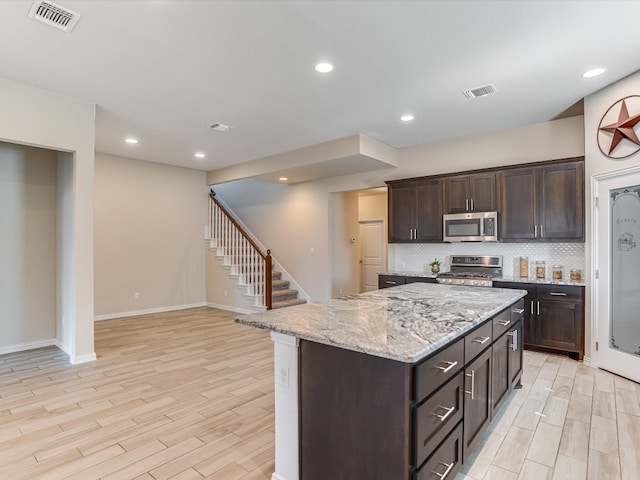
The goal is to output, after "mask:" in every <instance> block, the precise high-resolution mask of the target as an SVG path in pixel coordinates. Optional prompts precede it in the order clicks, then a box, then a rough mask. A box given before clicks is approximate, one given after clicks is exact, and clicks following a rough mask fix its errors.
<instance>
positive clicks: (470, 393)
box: [464, 370, 476, 400]
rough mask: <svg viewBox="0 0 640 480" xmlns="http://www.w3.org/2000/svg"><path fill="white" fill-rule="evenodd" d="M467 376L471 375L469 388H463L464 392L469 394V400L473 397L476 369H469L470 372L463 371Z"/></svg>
mask: <svg viewBox="0 0 640 480" xmlns="http://www.w3.org/2000/svg"><path fill="white" fill-rule="evenodd" d="M465 375H466V376H467V377H471V390H465V391H464V393H466V394H467V395H471V400H473V399H474V398H475V393H474V390H475V389H476V371H475V370H471V373H465Z"/></svg>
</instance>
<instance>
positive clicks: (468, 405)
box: [463, 348, 492, 461]
mask: <svg viewBox="0 0 640 480" xmlns="http://www.w3.org/2000/svg"><path fill="white" fill-rule="evenodd" d="M491 351H492V350H491V348H489V349H487V350H485V351H484V353H482V354H481V355H480V356H479V357H478V358H476V359H475V360H474V361H473V362H471V363H470V364H468V365H467V367H466V368H465V370H464V374H465V396H466V398H465V400H464V447H463V459H464V460H465V461H466V459H467V458H469V454H470V453H471V452H472V451H473V449H474V448H475V447H476V445H477V444H478V442H479V441H480V439H481V438H482V434H483V433H484V431H485V429H486V428H487V426H488V425H489V422H490V421H491V366H492V355H491Z"/></svg>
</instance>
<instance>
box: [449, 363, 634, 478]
mask: <svg viewBox="0 0 640 480" xmlns="http://www.w3.org/2000/svg"><path fill="white" fill-rule="evenodd" d="M524 359H525V366H524V373H523V378H522V383H523V388H522V389H521V390H517V391H516V392H515V393H514V394H512V396H511V398H510V399H509V403H508V404H507V405H505V407H504V408H503V409H502V410H501V412H500V414H499V416H498V418H496V419H495V420H494V421H493V423H492V424H491V425H490V427H489V431H488V432H487V433H486V434H485V435H484V439H483V445H482V446H481V447H480V448H479V449H478V450H477V452H476V453H475V454H474V457H473V458H472V462H471V463H469V464H465V465H464V467H463V470H462V473H460V474H459V475H458V476H456V479H455V480H516V479H517V480H584V479H589V480H596V479H601V480H639V479H640V385H638V384H636V383H634V382H631V381H629V380H626V379H624V378H622V377H618V376H616V375H612V374H611V373H609V372H605V371H603V370H598V369H594V368H590V367H587V366H584V365H582V364H581V363H578V362H576V361H573V360H571V359H569V358H568V357H563V356H558V355H545V354H542V353H534V352H529V351H525V352H524Z"/></svg>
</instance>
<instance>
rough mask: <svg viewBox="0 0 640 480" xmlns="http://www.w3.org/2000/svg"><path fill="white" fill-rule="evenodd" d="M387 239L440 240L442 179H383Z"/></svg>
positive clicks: (407, 241)
mask: <svg viewBox="0 0 640 480" xmlns="http://www.w3.org/2000/svg"><path fill="white" fill-rule="evenodd" d="M387 184H388V186H389V190H388V207H389V243H423V242H424V243H426V242H439V241H442V180H441V179H438V178H425V179H420V180H401V181H396V182H387Z"/></svg>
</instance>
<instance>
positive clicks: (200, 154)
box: [194, 152, 206, 158]
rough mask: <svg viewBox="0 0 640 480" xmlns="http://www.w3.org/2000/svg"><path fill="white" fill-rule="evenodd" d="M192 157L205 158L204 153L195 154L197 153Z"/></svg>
mask: <svg viewBox="0 0 640 480" xmlns="http://www.w3.org/2000/svg"><path fill="white" fill-rule="evenodd" d="M194 157H196V158H204V157H206V155H205V154H204V153H202V152H197V153H196V154H195V155H194Z"/></svg>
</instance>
